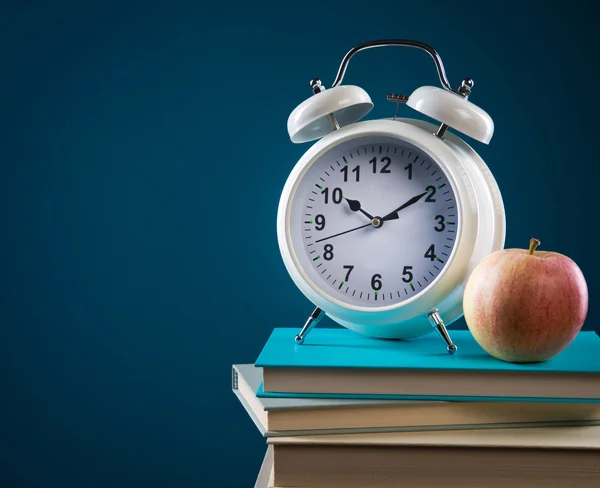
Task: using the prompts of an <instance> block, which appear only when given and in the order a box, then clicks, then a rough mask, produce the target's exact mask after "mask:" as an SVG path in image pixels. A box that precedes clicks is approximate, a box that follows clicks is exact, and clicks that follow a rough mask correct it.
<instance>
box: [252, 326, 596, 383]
mask: <svg viewBox="0 0 600 488" xmlns="http://www.w3.org/2000/svg"><path fill="white" fill-rule="evenodd" d="M298 332H299V330H298V329H292V328H276V329H274V330H273V332H272V333H271V336H270V337H269V339H268V340H267V343H266V344H265V346H264V348H263V350H262V352H261V353H260V355H259V356H258V358H257V360H256V362H255V365H256V366H259V367H262V368H273V367H276V368H336V369H340V368H361V369H373V368H375V369H418V370H436V369H439V370H463V371H464V370H467V371H505V372H519V371H527V372H539V373H545V372H555V373H596V374H600V337H598V335H597V334H596V333H595V332H591V331H590V332H580V333H579V334H578V335H577V336H576V337H575V339H574V340H573V342H571V344H570V345H569V346H568V347H567V348H566V349H565V350H563V351H562V352H561V353H559V354H558V355H556V356H555V357H553V358H552V359H549V360H548V361H545V362H540V363H519V364H518V363H508V362H505V361H500V360H498V359H496V358H494V357H492V356H490V355H489V354H488V353H487V352H485V351H484V350H483V349H482V348H481V347H480V346H479V344H477V342H476V341H475V339H474V338H473V336H472V334H471V333H470V332H469V331H468V330H453V331H451V334H452V339H453V340H454V342H455V343H456V344H457V345H458V352H457V353H456V354H448V353H447V352H446V350H445V347H444V343H443V342H442V341H441V339H440V338H439V337H438V336H437V335H436V334H433V333H432V334H429V335H426V336H423V337H418V338H415V339H408V340H396V339H376V338H372V337H367V336H365V335H362V334H358V333H357V332H354V331H351V330H348V329H326V328H320V329H319V328H315V329H313V330H312V331H311V333H310V334H309V335H308V336H307V338H306V342H305V343H304V344H302V345H298V344H296V343H295V342H294V337H295V336H296V334H297V333H298Z"/></svg>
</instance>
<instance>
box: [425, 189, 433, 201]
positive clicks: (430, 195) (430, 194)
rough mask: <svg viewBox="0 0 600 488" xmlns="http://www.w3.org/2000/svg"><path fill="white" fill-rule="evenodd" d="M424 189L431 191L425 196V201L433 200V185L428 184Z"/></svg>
mask: <svg viewBox="0 0 600 488" xmlns="http://www.w3.org/2000/svg"><path fill="white" fill-rule="evenodd" d="M425 191H428V192H431V193H429V195H427V198H426V199H425V201H426V202H435V198H433V195H435V186H431V185H429V186H428V187H427V188H425Z"/></svg>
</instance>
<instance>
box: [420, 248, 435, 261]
mask: <svg viewBox="0 0 600 488" xmlns="http://www.w3.org/2000/svg"><path fill="white" fill-rule="evenodd" d="M423 257H424V258H429V259H431V260H432V261H434V260H435V258H436V257H437V256H436V255H435V246H434V245H433V244H432V245H431V246H429V249H427V252H426V253H425V254H424V255H423Z"/></svg>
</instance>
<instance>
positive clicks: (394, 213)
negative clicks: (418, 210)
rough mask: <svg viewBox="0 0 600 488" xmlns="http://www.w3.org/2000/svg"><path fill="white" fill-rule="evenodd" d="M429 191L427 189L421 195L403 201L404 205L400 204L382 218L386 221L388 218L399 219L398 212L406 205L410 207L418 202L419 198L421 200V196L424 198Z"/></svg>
mask: <svg viewBox="0 0 600 488" xmlns="http://www.w3.org/2000/svg"><path fill="white" fill-rule="evenodd" d="M428 193H429V192H427V191H426V192H424V193H421V194H420V195H417V196H414V197H412V198H411V199H410V200H408V201H407V202H406V203H403V204H402V205H400V206H399V207H398V208H397V209H396V210H393V211H391V212H390V213H389V214H387V215H386V216H384V217H382V218H381V220H382V221H386V220H394V219H397V218H398V212H400V210H404V209H405V208H406V207H410V206H411V205H412V204H414V203H417V202H418V201H419V200H421V198H423V197H424V196H425V195H427V194H428Z"/></svg>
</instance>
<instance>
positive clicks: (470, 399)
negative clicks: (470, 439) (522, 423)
mask: <svg viewBox="0 0 600 488" xmlns="http://www.w3.org/2000/svg"><path fill="white" fill-rule="evenodd" d="M256 396H257V397H258V398H320V399H335V400H343V399H345V400H348V399H351V400H412V401H432V400H433V401H444V402H539V403H600V398H592V399H590V398H544V397H500V396H498V397H489V396H444V395H435V396H428V395H424V396H419V395H417V396H415V395H362V394H347V393H274V392H266V391H264V389H263V385H262V383H261V384H260V386H259V387H258V390H257V391H256Z"/></svg>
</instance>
